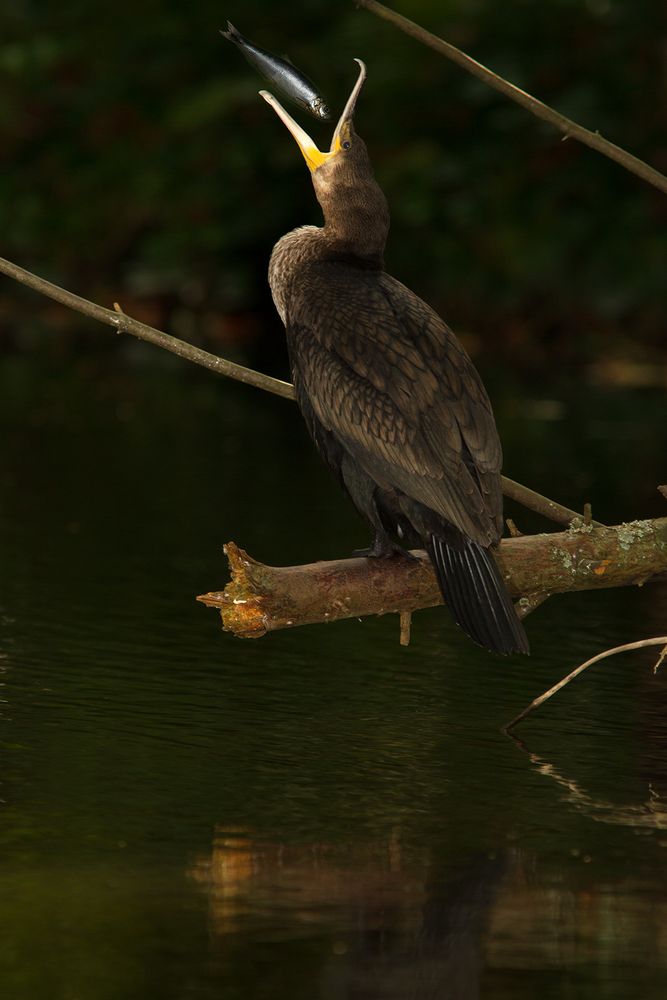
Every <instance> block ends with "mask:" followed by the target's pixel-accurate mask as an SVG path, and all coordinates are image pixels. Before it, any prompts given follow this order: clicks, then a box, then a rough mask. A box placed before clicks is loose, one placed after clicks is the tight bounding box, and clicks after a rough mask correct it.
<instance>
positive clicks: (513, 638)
mask: <svg viewBox="0 0 667 1000" xmlns="http://www.w3.org/2000/svg"><path fill="white" fill-rule="evenodd" d="M427 548H428V554H429V556H430V557H431V562H432V563H433V566H434V568H435V572H436V575H437V577H438V583H439V584H440V589H441V591H442V596H443V597H444V599H445V602H446V604H447V606H448V607H449V610H450V611H451V613H452V617H453V618H454V621H455V622H456V624H457V625H459V626H460V628H462V629H463V631H464V632H465V633H466V635H468V636H470V638H471V639H473V640H474V641H475V642H477V643H479V645H480V646H484V648H485V649H489V650H491V652H494V653H502V654H504V655H509V654H510V653H529V652H530V649H529V647H528V637H527V636H526V633H525V630H524V627H523V625H522V624H521V622H520V621H519V619H518V617H517V613H516V611H515V610H514V605H513V604H512V599H511V597H510V595H509V594H508V592H507V588H506V587H505V584H504V583H503V580H502V577H501V576H500V572H499V570H498V567H497V566H496V563H495V560H494V558H493V556H492V555H491V553H490V552H489V551H488V550H487V549H484V548H482V546H481V545H478V544H477V542H473V541H472V540H471V539H469V538H465V536H463V535H459V536H458V537H457V538H456V540H455V541H454V542H453V543H452V542H446V541H444V539H442V538H439V537H438V536H437V535H429V539H428V545H427Z"/></svg>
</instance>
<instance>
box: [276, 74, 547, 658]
mask: <svg viewBox="0 0 667 1000" xmlns="http://www.w3.org/2000/svg"><path fill="white" fill-rule="evenodd" d="M356 61H357V62H358V63H359V67H360V72H359V79H358V80H357V83H356V85H355V87H354V89H353V91H352V93H351V94H350V98H349V100H348V102H347V104H346V106H345V109H344V111H343V114H342V115H341V118H340V120H339V122H338V124H337V126H336V129H335V131H334V135H333V139H332V142H331V149H330V151H329V152H325V153H322V152H320V150H319V149H318V148H317V147H316V145H315V143H314V142H313V141H312V139H311V138H310V137H309V136H308V135H307V134H306V132H304V130H303V129H302V128H301V127H300V126H299V125H297V123H296V122H295V121H294V119H293V118H292V117H291V116H290V115H289V114H288V113H287V112H286V111H285V109H284V108H283V107H282V106H281V105H280V104H279V102H278V101H277V100H276V99H275V97H273V95H272V94H269V93H267V92H266V91H262V92H261V93H262V96H263V97H264V98H265V100H266V101H268V103H269V104H270V105H271V106H272V107H273V108H274V110H275V111H276V112H277V114H278V116H279V117H280V118H281V119H282V121H283V122H284V124H285V125H286V126H287V128H288V129H289V131H290V132H291V133H292V135H293V136H294V138H295V139H296V141H297V143H298V145H299V148H300V150H301V152H302V153H303V155H304V157H305V160H306V163H307V164H308V167H309V169H310V172H311V176H312V179H313V185H314V188H315V194H316V196H317V200H318V201H319V203H320V206H321V208H322V212H323V213H324V226H323V227H322V228H318V227H316V226H302V227H301V228H300V229H295V230H294V232H291V233H288V234H287V235H286V236H283V238H282V239H281V240H279V241H278V243H276V245H275V247H274V249H273V253H272V255H271V263H270V266H269V282H270V285H271V292H272V294H273V300H274V302H275V304H276V308H277V310H278V312H279V313H280V316H281V318H282V320H283V323H284V324H285V329H286V331H287V344H288V348H289V355H290V362H291V367H292V376H293V379H294V387H295V390H296V397H297V401H298V403H299V406H300V407H301V410H302V412H303V415H304V417H305V420H306V424H307V425H308V430H309V431H310V433H311V435H312V437H313V439H314V441H315V444H316V445H317V447H318V449H319V451H320V452H321V453H322V455H323V456H324V458H325V459H326V461H327V462H328V464H329V465H330V466H331V468H332V469H333V470H334V472H335V473H336V476H337V478H338V480H339V482H340V483H341V485H342V486H343V488H344V489H345V490H346V491H347V493H348V494H349V495H350V497H351V498H352V501H353V502H354V504H355V506H356V507H357V510H358V511H359V512H360V513H361V514H362V515H363V516H364V517H365V518H366V520H367V521H369V522H370V524H371V525H372V527H373V528H374V530H375V540H374V542H373V546H372V548H370V549H369V550H368V551H367V553H366V554H367V555H369V556H375V557H383V556H389V555H392V554H393V553H394V552H396V551H397V549H398V546H397V545H395V544H394V542H393V541H392V538H398V539H400V540H401V541H402V542H403V543H405V544H406V545H408V546H410V547H415V548H425V549H426V551H427V552H428V554H429V556H430V558H431V561H432V563H433V565H434V567H435V571H436V574H437V577H438V580H439V583H440V587H441V590H442V594H443V597H444V599H445V602H446V604H447V605H448V607H449V609H450V611H451V613H452V615H453V616H454V619H455V620H456V622H457V623H458V624H459V625H460V626H461V628H462V629H463V631H464V632H466V634H467V635H469V636H470V638H471V639H474V640H475V642H478V643H479V644H480V645H481V646H484V647H486V648H487V649H490V650H493V651H495V652H498V653H515V652H521V653H527V652H528V640H527V638H526V633H525V632H524V629H523V625H522V624H521V622H520V621H519V619H518V618H517V615H516V612H515V610H514V607H513V604H512V600H511V598H510V596H509V594H508V592H507V589H506V587H505V584H504V583H503V580H502V577H501V576H500V573H499V571H498V568H497V566H496V563H495V561H494V558H493V555H492V554H491V552H490V551H489V550H490V548H492V547H493V546H494V545H496V544H497V543H498V541H499V539H500V536H501V533H502V525H503V519H502V493H501V485H500V467H501V461H502V454H501V448H500V441H499V439H498V432H497V430H496V426H495V422H494V419H493V413H492V411H491V404H490V402H489V398H488V396H487V394H486V391H485V389H484V386H483V385H482V382H481V380H480V377H479V375H478V374H477V372H476V370H475V368H474V367H473V364H472V362H471V361H470V359H469V357H468V355H467V354H466V353H465V351H464V350H463V348H462V347H461V345H460V344H459V342H458V341H457V340H456V338H455V337H454V335H453V333H452V332H451V330H449V329H448V327H447V326H446V325H445V323H443V321H442V320H441V319H440V317H439V316H438V315H437V314H436V313H435V312H434V311H433V310H432V309H431V308H430V307H429V306H427V305H426V303H425V302H422V300H421V299H420V298H419V297H418V296H417V295H415V294H414V292H411V291H410V289H409V288H406V287H405V285H402V284H401V283H400V281H397V280H396V279H395V278H392V277H390V275H388V274H387V273H386V272H385V271H384V270H383V253H384V247H385V243H386V240H387V234H388V232H389V209H388V207H387V202H386V199H385V197H384V195H383V193H382V191H381V190H380V188H379V186H378V184H377V182H376V181H375V178H374V177H373V170H372V167H371V164H370V160H369V158H368V152H367V150H366V146H365V145H364V143H363V141H362V140H361V139H360V138H359V136H358V135H357V134H356V132H355V131H354V128H353V124H352V118H353V114H354V108H355V104H356V101H357V98H358V96H359V93H360V91H361V88H362V86H363V83H364V79H365V76H366V69H365V66H364V64H363V63H362V62H361V60H359V59H357V60H356ZM399 551H400V550H399Z"/></svg>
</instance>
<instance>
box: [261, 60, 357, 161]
mask: <svg viewBox="0 0 667 1000" xmlns="http://www.w3.org/2000/svg"><path fill="white" fill-rule="evenodd" d="M354 61H355V62H356V63H359V77H358V79H357V82H356V83H355V85H354V87H353V89H352V93H351V94H350V96H349V97H348V99H347V104H346V105H345V107H344V109H343V113H342V115H341V116H340V118H339V119H338V124H337V125H336V128H335V129H334V134H333V138H332V140H331V148H330V149H329V152H328V153H322V152H320V150H319V149H318V148H317V146H316V145H315V143H314V142H313V140H312V139H311V138H310V136H309V135H308V133H307V132H305V131H304V130H303V129H302V128H301V126H300V125H297V123H296V122H295V121H294V119H293V118H292V116H291V115H290V114H288V113H287V111H285V109H284V107H283V106H282V104H281V103H280V101H277V100H276V98H275V97H274V96H273V94H270V93H269V92H268V90H260V92H259V93H260V95H261V96H262V97H263V98H264V100H265V101H266V103H267V104H270V105H271V107H272V108H273V110H274V111H275V112H276V114H277V115H278V117H279V118H280V119H281V121H282V122H283V123H284V124H285V125H286V126H287V128H288V129H289V130H290V132H291V133H292V135H293V136H294V138H295V139H296V141H297V145H298V147H299V149H300V150H301V152H302V153H303V156H304V159H305V161H306V163H307V164H308V169H309V170H310V171H311V172H312V171H314V170H317V168H318V167H321V166H322V164H323V163H326V162H327V160H330V159H331V157H332V156H335V155H336V154H337V153H338V152H339V151H340V149H341V148H342V145H343V143H344V142H345V140H346V138H347V136H348V134H349V132H350V128H351V127H352V116H353V115H354V108H355V105H356V103H357V98H358V97H359V94H360V93H361V88H362V87H363V85H364V80H365V79H366V66H365V64H364V63H363V62H362V61H361V59H355V60H354Z"/></svg>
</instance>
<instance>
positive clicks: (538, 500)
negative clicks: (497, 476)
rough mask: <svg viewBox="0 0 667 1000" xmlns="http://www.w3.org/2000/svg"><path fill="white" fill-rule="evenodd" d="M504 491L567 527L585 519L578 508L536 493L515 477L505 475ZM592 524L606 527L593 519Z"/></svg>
mask: <svg viewBox="0 0 667 1000" xmlns="http://www.w3.org/2000/svg"><path fill="white" fill-rule="evenodd" d="M503 493H504V494H505V496H506V497H509V498H510V499H511V500H516V502H517V503H520V504H521V506H522V507H527V508H528V509H529V510H534V511H535V512H536V513H537V514H541V515H542V516H543V517H546V518H548V519H549V520H550V521H555V522H556V523H557V524H564V525H565V527H569V525H570V524H572V522H573V521H574V520H575V519H578V520H581V521H583V516H582V515H581V514H577V512H576V510H570V508H569V507H564V506H563V504H562V503H556V501H555V500H549V498H548V497H543V496H542V495H541V494H540V493H536V492H535V491H534V490H531V489H530V488H529V487H528V486H523V485H522V484H521V483H515V482H514V480H513V479H508V478H507V476H503ZM591 524H593V525H595V527H596V528H602V527H604V525H602V524H600V522H599V521H591Z"/></svg>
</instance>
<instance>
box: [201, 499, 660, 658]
mask: <svg viewBox="0 0 667 1000" xmlns="http://www.w3.org/2000/svg"><path fill="white" fill-rule="evenodd" d="M225 551H226V553H227V558H228V560H229V566H230V569H231V574H232V579H231V581H230V583H228V584H227V586H226V587H225V589H224V590H223V591H214V592H211V593H208V594H202V595H201V596H200V597H198V598H197V600H199V601H202V602H203V603H204V604H206V605H208V606H210V607H216V608H219V609H220V613H221V615H222V626H223V628H224V629H225V630H226V631H229V632H233V633H234V634H235V635H237V636H241V637H243V638H258V637H260V636H263V635H265V634H266V633H267V632H273V631H275V630H276V629H282V628H291V627H292V626H295V625H309V624H313V623H315V622H331V621H338V620H339V619H341V618H361V617H363V616H365V615H383V614H387V613H389V612H409V611H416V610H417V609H418V608H429V607H433V606H434V605H436V604H441V603H442V597H441V595H440V591H439V590H438V584H437V581H436V579H435V575H434V573H433V569H432V567H431V564H430V562H429V560H428V558H427V557H426V554H425V553H424V552H415V553H413V554H414V555H415V556H416V558H415V559H404V558H401V557H400V556H396V557H394V558H391V559H337V560H334V561H330V562H317V563H310V564H307V565H304V566H284V567H278V566H266V565H264V564H263V563H260V562H256V561H255V560H254V559H252V558H251V557H250V556H249V555H248V554H247V553H246V552H244V551H243V549H240V548H239V547H238V546H237V545H235V544H234V542H229V543H228V545H226V546H225ZM495 556H496V560H497V562H498V565H499V566H500V570H501V572H502V574H503V577H504V579H505V581H506V582H507V585H508V587H509V590H510V593H511V594H512V595H513V596H514V597H516V598H517V599H519V606H521V600H522V599H523V600H524V601H530V600H531V599H533V597H534V595H538V594H539V595H545V594H547V595H548V594H557V593H566V592H570V591H579V590H598V589H600V588H603V587H622V586H641V585H642V584H643V583H646V582H647V581H649V580H652V579H654V578H656V577H659V576H660V574H667V518H658V519H656V520H652V521H632V522H630V523H629V524H621V525H617V526H616V527H611V528H603V527H594V526H593V525H586V524H583V523H582V522H575V524H574V525H573V526H572V527H571V528H570V529H569V530H568V531H563V532H558V533H553V534H543V535H522V536H520V537H518V538H506V539H503V541H502V542H501V543H500V545H499V546H498V549H497V550H496V552H495Z"/></svg>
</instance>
